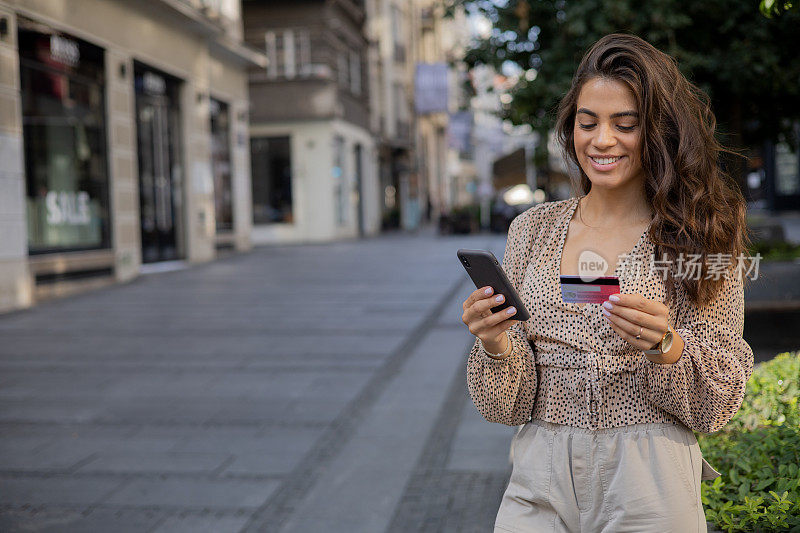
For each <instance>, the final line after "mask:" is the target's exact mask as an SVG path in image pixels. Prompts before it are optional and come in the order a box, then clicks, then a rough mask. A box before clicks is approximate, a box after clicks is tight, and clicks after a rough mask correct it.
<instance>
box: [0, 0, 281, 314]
mask: <svg viewBox="0 0 800 533" xmlns="http://www.w3.org/2000/svg"><path fill="white" fill-rule="evenodd" d="M253 64H256V65H261V66H264V65H265V64H266V57H265V56H264V55H263V54H261V53H259V52H256V51H253V50H250V49H248V48H246V47H245V46H244V45H243V44H242V24H241V13H240V4H239V2H238V0H217V1H213V2H211V1H207V0H206V1H203V0H142V1H140V2H126V1H122V0H119V1H111V0H81V1H80V2H74V1H69V0H17V1H8V0H2V1H0V159H2V161H3V163H4V164H3V166H2V168H0V198H2V210H0V217H2V219H0V224H1V225H2V227H3V231H2V234H0V309H2V310H8V309H14V308H19V307H25V306H28V305H30V304H32V303H33V302H35V301H36V300H38V299H41V298H46V297H48V296H51V295H60V294H66V293H70V292H74V291H77V290H81V289H85V288H88V287H94V286H100V285H104V284H108V283H113V282H115V281H125V280H129V279H131V278H134V277H136V276H137V275H138V274H139V273H140V271H141V269H142V265H145V264H150V263H159V262H164V261H173V260H179V261H187V262H200V261H207V260H210V259H212V258H214V257H215V256H216V255H217V253H218V251H219V250H223V249H225V248H233V249H237V250H244V249H248V248H249V247H250V240H249V236H250V228H251V216H250V206H251V202H250V192H251V191H250V161H249V138H248V135H249V132H248V124H247V119H248V113H247V111H248V94H247V67H248V66H249V65H253Z"/></svg>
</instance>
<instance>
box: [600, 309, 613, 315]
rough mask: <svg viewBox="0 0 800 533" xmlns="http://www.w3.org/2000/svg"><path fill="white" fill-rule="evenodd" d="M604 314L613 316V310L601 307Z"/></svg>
mask: <svg viewBox="0 0 800 533" xmlns="http://www.w3.org/2000/svg"><path fill="white" fill-rule="evenodd" d="M601 311H602V312H603V314H604V315H606V316H611V312H610V311H609V310H608V309H601Z"/></svg>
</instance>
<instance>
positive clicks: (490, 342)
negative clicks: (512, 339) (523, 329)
mask: <svg viewBox="0 0 800 533" xmlns="http://www.w3.org/2000/svg"><path fill="white" fill-rule="evenodd" d="M493 292H494V291H493V290H492V288H491V287H481V288H480V289H477V290H476V291H475V292H473V293H472V294H470V295H469V297H468V298H467V299H466V300H464V304H463V307H464V314H463V315H461V320H462V322H464V324H466V325H467V327H468V328H469V332H470V333H472V334H473V335H475V336H476V337H478V338H479V339H480V340H481V342H482V343H483V347H484V348H485V349H486V350H487V351H489V352H492V353H503V352H505V351H506V350H507V349H508V344H507V343H508V341H507V340H506V335H505V332H506V330H507V329H508V328H510V327H511V326H513V325H514V324H515V323H517V322H519V321H518V320H511V319H509V318H508V317H509V316H514V314H515V313H516V312H517V310H516V308H515V307H513V306H511V307H509V308H507V309H504V310H502V311H497V312H495V313H493V312H492V310H491V309H492V308H493V307H497V306H498V305H501V304H502V303H503V302H504V301H505V298H504V297H503V295H502V294H498V295H497V296H495V295H494V294H493ZM498 298H499V300H498Z"/></svg>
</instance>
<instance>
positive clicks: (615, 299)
mask: <svg viewBox="0 0 800 533" xmlns="http://www.w3.org/2000/svg"><path fill="white" fill-rule="evenodd" d="M608 299H609V300H611V301H612V302H618V301H619V296H618V295H616V294H612V295H611V296H609V297H608Z"/></svg>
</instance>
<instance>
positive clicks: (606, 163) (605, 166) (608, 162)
mask: <svg viewBox="0 0 800 533" xmlns="http://www.w3.org/2000/svg"><path fill="white" fill-rule="evenodd" d="M623 157H625V156H621V155H620V156H614V157H597V156H591V155H590V156H589V160H590V161H591V162H592V167H593V168H594V169H596V170H611V169H613V168H616V167H617V165H618V164H619V160H620V159H622V158H623Z"/></svg>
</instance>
